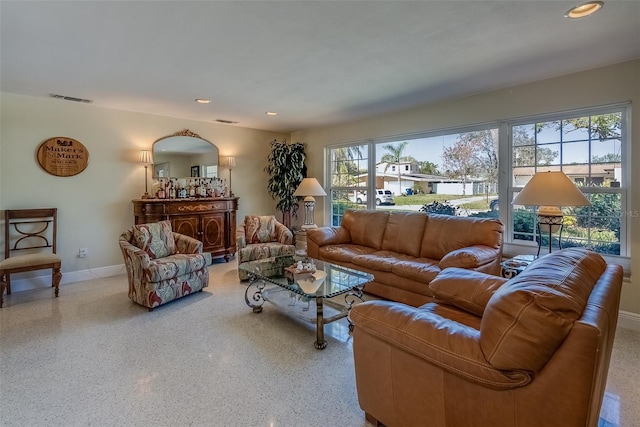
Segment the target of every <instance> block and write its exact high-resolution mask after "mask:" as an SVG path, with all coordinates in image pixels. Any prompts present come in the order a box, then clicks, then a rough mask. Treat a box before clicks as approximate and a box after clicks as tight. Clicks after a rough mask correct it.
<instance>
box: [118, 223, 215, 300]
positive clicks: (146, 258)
mask: <svg viewBox="0 0 640 427" xmlns="http://www.w3.org/2000/svg"><path fill="white" fill-rule="evenodd" d="M167 222H168V221H167ZM145 225H148V224H145ZM169 226H170V224H169ZM134 234H135V227H134V228H131V229H129V230H127V231H125V232H124V233H122V234H121V235H120V239H119V243H120V249H121V250H122V255H123V256H124V261H125V266H126V268H127V276H128V279H129V298H131V300H133V301H134V302H136V303H138V304H140V305H143V306H145V307H149V308H154V307H157V306H159V305H162V304H165V303H167V302H169V301H173V300H174V299H177V298H180V297H183V296H185V295H189V294H192V293H194V292H198V291H201V290H202V289H203V288H205V287H207V286H208V285H209V265H211V254H210V253H208V252H205V253H202V242H200V241H199V240H196V239H192V238H191V237H188V236H185V235H183V234H179V233H173V232H171V237H172V240H173V242H174V251H175V253H174V254H173V255H169V256H166V257H162V258H155V259H153V258H151V256H150V254H149V253H148V252H147V251H145V250H143V249H141V248H139V247H138V246H137V245H138V243H139V241H138V240H137V239H136V237H135V236H134ZM165 242H166V240H165Z"/></svg>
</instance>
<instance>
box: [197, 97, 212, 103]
mask: <svg viewBox="0 0 640 427" xmlns="http://www.w3.org/2000/svg"><path fill="white" fill-rule="evenodd" d="M196 102H197V103H198V104H211V100H210V99H204V98H197V99H196Z"/></svg>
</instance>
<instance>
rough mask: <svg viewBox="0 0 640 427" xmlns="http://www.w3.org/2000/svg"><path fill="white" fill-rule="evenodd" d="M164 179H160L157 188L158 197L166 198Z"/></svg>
mask: <svg viewBox="0 0 640 427" xmlns="http://www.w3.org/2000/svg"><path fill="white" fill-rule="evenodd" d="M164 188H165V184H164V180H163V179H160V187H159V188H158V199H166V198H167V193H166V192H165V189H164Z"/></svg>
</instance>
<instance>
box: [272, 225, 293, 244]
mask: <svg viewBox="0 0 640 427" xmlns="http://www.w3.org/2000/svg"><path fill="white" fill-rule="evenodd" d="M275 231H276V241H277V242H278V243H282V244H283V245H292V244H293V233H292V232H291V230H289V227H287V226H286V225H284V224H282V223H280V222H276V230H275Z"/></svg>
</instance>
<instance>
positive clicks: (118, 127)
mask: <svg viewBox="0 0 640 427" xmlns="http://www.w3.org/2000/svg"><path fill="white" fill-rule="evenodd" d="M0 108H1V109H0V128H1V129H0V210H4V209H17V208H35V207H45V206H46V207H49V206H51V207H57V208H58V215H59V233H58V236H59V237H58V245H59V250H58V253H59V254H60V255H61V257H62V271H63V284H64V283H66V281H67V280H68V279H69V278H73V277H74V276H73V274H67V275H66V278H65V275H64V273H69V272H77V271H83V270H87V269H92V271H93V270H94V269H99V268H101V267H108V266H114V265H120V264H122V263H123V259H122V254H121V253H120V249H119V246H118V236H119V235H120V233H121V232H122V231H124V230H125V229H127V228H128V227H130V226H131V225H132V224H133V208H132V204H131V200H132V199H135V198H139V197H140V196H141V195H142V194H143V193H144V167H143V166H142V165H140V164H139V163H137V160H138V157H139V151H140V149H151V145H152V144H153V142H154V141H156V140H157V139H159V138H161V137H163V136H168V135H171V134H174V133H175V132H178V131H181V130H183V129H185V128H186V129H189V130H191V131H193V132H195V133H197V134H199V135H200V136H202V137H203V138H205V139H207V140H209V141H211V142H212V143H213V144H215V145H216V146H217V147H218V149H219V151H220V155H221V156H227V155H233V156H235V157H236V163H237V166H236V167H235V168H234V169H233V191H234V193H235V194H236V195H237V196H239V197H240V201H239V211H238V220H239V221H241V220H242V219H243V218H244V215H246V214H249V213H251V214H273V213H274V212H275V203H274V201H273V200H272V199H271V197H270V196H269V195H268V193H267V191H266V180H267V175H266V173H264V172H263V168H264V167H265V166H266V164H267V155H268V151H269V143H270V142H271V141H272V140H274V139H278V140H282V139H285V138H286V139H288V138H289V135H287V134H281V133H274V132H268V131H260V130H254V129H247V128H241V127H237V126H227V125H221V124H216V123H206V122H197V121H190V120H184V119H178V118H171V117H161V116H154V115H148V114H139V113H131V112H125V111H118V110H110V109H105V108H100V107H98V106H96V105H86V104H77V103H72V102H68V101H61V100H56V99H49V98H37V97H28V96H21V95H14V94H8V93H2V94H1V99H0ZM55 136H68V137H70V138H74V139H76V140H78V141H80V142H81V143H82V144H84V145H85V146H86V147H87V149H88V150H89V165H88V167H87V168H86V169H85V170H84V171H83V172H82V173H80V174H79V175H76V176H73V177H64V178H63V177H57V176H53V175H50V174H48V173H47V172H45V171H44V170H43V169H41V168H40V166H39V165H38V163H37V161H36V158H35V153H36V150H37V148H38V146H39V145H40V143H41V142H43V141H45V140H46V139H49V138H52V137H55ZM219 173H220V175H221V177H222V178H228V174H229V171H228V169H226V168H224V167H221V168H220V170H219ZM150 183H151V174H149V184H150ZM2 217H4V216H2ZM3 226H4V225H3ZM2 239H3V237H0V241H1V240H2ZM0 245H4V243H0ZM0 247H3V246H0ZM80 247H86V248H88V249H89V257H87V258H83V259H81V258H77V257H76V253H77V251H78V248H80ZM231 262H234V261H231ZM42 274H43V273H40V274H39V275H42ZM16 279H18V280H19V279H20V276H16Z"/></svg>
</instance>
